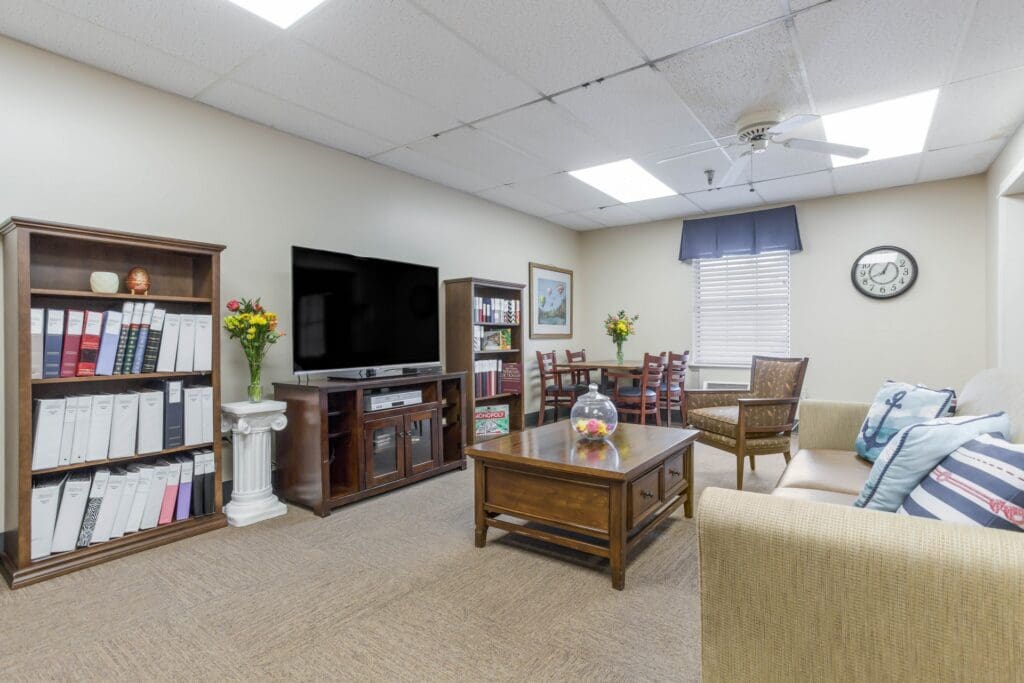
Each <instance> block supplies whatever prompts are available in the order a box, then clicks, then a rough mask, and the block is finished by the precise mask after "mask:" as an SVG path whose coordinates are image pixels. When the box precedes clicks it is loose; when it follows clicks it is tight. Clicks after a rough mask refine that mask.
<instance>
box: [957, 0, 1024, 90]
mask: <svg viewBox="0 0 1024 683" xmlns="http://www.w3.org/2000/svg"><path fill="white" fill-rule="evenodd" d="M1022 35H1024V5H1022V4H1021V2H1020V0H978V3H977V5H976V6H975V8H974V17H973V18H972V20H971V26H970V28H969V29H968V32H967V39H966V40H965V41H964V45H963V47H962V48H960V59H959V60H958V61H957V65H956V70H955V71H954V72H953V80H957V81H959V80H963V79H965V78H971V77H974V76H981V75H984V74H990V73H994V72H996V71H1002V70H1004V69H1012V68H1014V67H1018V66H1024V40H1021V36H1022Z"/></svg>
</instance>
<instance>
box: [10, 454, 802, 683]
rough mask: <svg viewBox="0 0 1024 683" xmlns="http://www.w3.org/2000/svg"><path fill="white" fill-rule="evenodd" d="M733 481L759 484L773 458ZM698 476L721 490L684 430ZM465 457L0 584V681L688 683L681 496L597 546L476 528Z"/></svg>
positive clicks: (692, 590) (727, 460) (725, 472)
mask: <svg viewBox="0 0 1024 683" xmlns="http://www.w3.org/2000/svg"><path fill="white" fill-rule="evenodd" d="M757 464H758V469H757V471H756V472H750V471H749V468H748V470H747V477H746V488H747V490H751V491H768V490H770V489H771V488H772V487H773V486H774V484H775V482H776V480H777V479H778V477H779V475H780V474H781V472H782V470H783V466H784V462H783V459H782V456H781V455H777V456H776V455H771V456H761V457H759V458H758V461H757ZM695 470H696V472H695V478H696V480H697V482H696V484H697V491H698V501H697V502H698V506H699V492H700V490H701V489H703V488H704V487H706V486H721V487H725V488H732V487H734V486H735V459H734V456H731V455H729V454H726V453H723V452H721V451H715V450H713V449H710V448H707V447H705V446H700V445H698V446H697V451H696V454H695ZM472 502H473V469H472V464H471V465H470V468H469V469H468V470H466V471H465V472H461V471H460V472H453V473H450V474H446V475H443V476H441V477H438V478H435V479H431V480H428V481H425V482H422V483H419V484H416V485H413V486H411V487H408V488H405V489H401V490H399V491H395V492H392V493H388V494H385V495H383V496H379V497H377V498H373V499H370V500H367V501H363V502H361V503H358V504H355V505H350V506H348V507H344V508H338V509H337V510H335V511H334V513H333V514H332V515H331V516H330V517H327V518H326V519H321V518H319V517H316V516H315V515H313V514H312V513H311V512H309V511H307V510H305V509H301V508H296V507H291V508H289V511H288V514H287V515H285V516H284V517H279V518H277V519H273V520H270V521H267V522H263V523H261V524H257V525H254V526H250V527H245V528H241V529H234V528H226V529H220V530H217V531H214V532H211V533H208V534H204V535H202V536H198V537H195V538H191V539H187V540H184V541H181V542H178V543H174V544H171V545H167V546H163V547H161V548H156V549H153V550H149V551H146V552H143V553H139V554H137V555H133V556H131V557H128V558H125V559H121V560H117V561H114V562H110V563H107V564H104V565H101V566H98V567H93V568H90V569H86V570H83V571H80V572H77V573H74V574H70V575H68V576H64V577H60V578H57V579H53V580H51V581H47V582H44V583H41V584H37V585H34V586H29V587H27V588H23V589H20V590H18V591H13V592H12V591H10V590H8V589H6V588H0V614H2V615H3V621H4V629H3V633H2V635H0V671H2V672H3V679H4V680H7V681H10V680H37V679H65V680H66V679H78V680H81V679H89V680H94V679H105V680H193V679H199V678H205V679H211V680H242V679H249V680H251V679H254V678H255V679H260V680H266V679H304V680H360V681H366V680H388V681H449V680H450V681H455V680H461V681H465V680H497V681H506V680H508V681H524V680H526V681H533V680H538V681H540V680H610V681H626V680H628V681H646V680H673V681H680V680H684V681H685V680H698V679H699V664H700V650H699V648H700V596H699V583H698V563H697V537H696V525H695V523H694V521H693V520H688V519H686V518H684V517H683V511H682V509H681V508H680V509H679V510H678V511H677V512H676V513H675V514H674V515H673V516H672V517H671V518H669V519H668V520H667V521H666V522H665V524H664V525H663V526H662V527H661V528H660V529H659V530H658V531H656V532H654V533H652V534H650V536H649V537H648V540H647V541H645V543H644V544H643V545H642V546H641V547H640V548H638V549H637V551H636V552H635V553H634V554H633V556H632V557H631V559H630V562H629V564H628V565H627V570H626V590H625V591H622V592H619V591H616V590H613V589H612V587H611V579H610V575H609V572H608V566H607V561H605V560H599V559H597V558H590V557H587V556H582V555H579V554H576V553H573V552H572V551H568V550H565V549H561V548H558V547H555V546H550V545H546V544H541V543H538V542H533V541H532V540H530V539H522V538H516V537H508V536H506V535H504V534H503V533H502V532H498V531H496V530H493V529H492V530H491V531H490V533H489V535H488V545H487V547H486V548H483V549H478V548H475V547H474V546H473V510H472Z"/></svg>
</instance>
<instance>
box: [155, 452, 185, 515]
mask: <svg viewBox="0 0 1024 683" xmlns="http://www.w3.org/2000/svg"><path fill="white" fill-rule="evenodd" d="M167 464H168V467H169V468H170V469H169V470H168V473H167V485H166V486H165V487H164V499H163V502H162V503H161V504H160V516H159V517H158V518H157V524H161V525H162V524H170V523H171V522H173V521H174V512H175V503H176V502H177V501H178V486H179V485H180V484H181V461H179V460H178V459H176V458H172V459H171V460H170V461H169V462H168V463H167Z"/></svg>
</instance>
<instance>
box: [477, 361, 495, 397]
mask: <svg viewBox="0 0 1024 683" xmlns="http://www.w3.org/2000/svg"><path fill="white" fill-rule="evenodd" d="M473 368H474V373H473V384H474V391H473V393H474V395H475V396H476V397H477V398H486V397H487V396H494V395H495V394H500V393H502V390H501V368H502V361H501V360H500V359H491V358H481V359H479V360H476V361H474V363H473Z"/></svg>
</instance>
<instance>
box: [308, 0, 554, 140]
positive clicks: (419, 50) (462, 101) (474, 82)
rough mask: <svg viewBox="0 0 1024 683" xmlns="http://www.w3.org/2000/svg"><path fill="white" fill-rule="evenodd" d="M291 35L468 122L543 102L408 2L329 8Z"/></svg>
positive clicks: (362, 0)
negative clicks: (523, 104) (517, 107)
mask: <svg viewBox="0 0 1024 683" xmlns="http://www.w3.org/2000/svg"><path fill="white" fill-rule="evenodd" d="M290 33H291V34H292V35H294V36H295V37H297V38H299V39H300V40H304V41H306V42H308V43H310V44H311V45H314V46H315V47H317V48H319V49H321V50H323V51H324V52H326V53H328V54H331V55H333V56H335V57H337V58H338V59H340V60H342V61H343V62H345V63H346V64H349V65H351V66H354V67H356V68H358V69H361V70H363V71H365V72H367V73H369V74H372V75H374V76H376V77H377V78H379V79H380V80H382V81H384V82H385V83H388V84H389V85H392V86H394V87H396V88H398V89H399V90H402V91H404V92H407V93H409V94H411V95H413V96H415V97H418V98H419V99H421V100H423V101H424V102H429V103H430V104H432V105H434V106H435V107H437V108H438V109H441V110H443V111H447V112H449V113H450V114H452V115H453V116H456V117H458V118H459V119H461V120H463V121H473V120H476V119H478V118H481V117H483V116H487V115H489V114H493V113H495V112H498V111H502V110H504V109H508V108H509V107H513V106H515V105H518V104H522V103H523V102H529V101H530V100H533V99H536V98H537V97H538V93H537V91H536V90H534V89H533V88H531V87H530V86H528V85H527V84H526V83H524V82H523V81H521V80H519V79H518V78H516V77H515V76H513V75H512V74H510V73H508V72H506V71H503V70H502V69H501V68H499V67H498V66H496V65H495V64H493V63H492V62H491V61H490V60H488V59H487V58H486V57H484V56H483V55H481V54H480V53H479V52H477V51H476V50H474V49H473V48H472V47H470V46H469V45H467V44H466V43H464V42H463V41H461V40H459V39H458V38H456V37H455V36H453V35H452V34H451V32H449V31H448V30H447V29H445V28H444V27H443V26H441V25H440V24H438V23H437V22H436V21H435V20H434V19H432V18H430V17H428V16H426V15H425V14H424V13H423V12H421V11H420V10H419V9H418V8H416V7H414V6H413V5H411V4H409V3H408V2H406V0H359V1H358V2H347V1H346V2H332V3H330V4H328V5H327V6H326V7H324V8H323V9H322V10H320V11H317V12H316V13H314V14H313V15H312V16H310V17H309V18H308V19H306V20H304V21H301V22H300V23H299V24H298V25H297V26H296V27H295V28H294V29H292V31H290Z"/></svg>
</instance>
